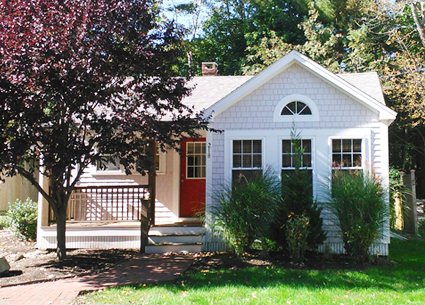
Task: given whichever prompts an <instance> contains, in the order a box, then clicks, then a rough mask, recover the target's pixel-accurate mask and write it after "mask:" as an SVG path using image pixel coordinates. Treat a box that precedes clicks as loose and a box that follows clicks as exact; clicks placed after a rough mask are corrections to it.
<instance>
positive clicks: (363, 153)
mask: <svg viewBox="0 0 425 305" xmlns="http://www.w3.org/2000/svg"><path fill="white" fill-rule="evenodd" d="M334 140H361V146H360V147H361V152H360V158H361V159H360V160H361V165H360V166H334V164H333V155H334V151H333V141H334ZM329 146H330V161H331V165H330V167H331V170H332V171H333V170H364V169H365V162H366V161H365V160H366V157H365V156H366V138H364V137H357V136H348V137H347V136H346V137H331V138H330V143H329ZM352 154H353V149H352V148H351V155H352Z"/></svg>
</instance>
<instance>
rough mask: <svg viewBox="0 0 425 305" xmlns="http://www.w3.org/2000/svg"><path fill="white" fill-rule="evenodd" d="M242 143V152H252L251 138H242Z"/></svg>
mask: <svg viewBox="0 0 425 305" xmlns="http://www.w3.org/2000/svg"><path fill="white" fill-rule="evenodd" d="M242 145H243V152H244V153H246V154H247V153H250V152H252V141H251V140H244V141H242Z"/></svg>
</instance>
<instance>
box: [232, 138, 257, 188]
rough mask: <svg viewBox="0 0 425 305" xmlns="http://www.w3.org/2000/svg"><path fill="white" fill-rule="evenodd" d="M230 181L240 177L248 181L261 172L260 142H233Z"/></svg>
mask: <svg viewBox="0 0 425 305" xmlns="http://www.w3.org/2000/svg"><path fill="white" fill-rule="evenodd" d="M232 153H233V165H232V169H233V170H232V179H233V181H235V179H238V178H239V177H241V176H242V175H243V176H245V177H246V178H247V179H248V180H249V179H251V178H252V177H253V176H254V175H255V173H258V172H261V171H262V162H263V161H262V141H261V140H233V152H232Z"/></svg>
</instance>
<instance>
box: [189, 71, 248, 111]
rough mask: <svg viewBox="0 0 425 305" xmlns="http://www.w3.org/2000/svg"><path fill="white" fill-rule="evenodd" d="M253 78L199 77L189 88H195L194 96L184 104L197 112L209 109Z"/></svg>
mask: <svg viewBox="0 0 425 305" xmlns="http://www.w3.org/2000/svg"><path fill="white" fill-rule="evenodd" d="M251 78H252V76H197V77H194V78H193V79H191V80H190V81H189V82H188V84H187V86H188V87H189V88H194V89H193V90H192V94H191V95H189V96H187V97H185V98H184V99H183V103H184V104H185V105H187V106H190V107H193V108H194V110H195V111H196V112H198V111H203V110H205V109H208V108H209V107H211V106H212V105H214V104H215V103H217V102H218V101H220V100H221V99H222V98H224V97H226V96H227V95H228V94H230V93H232V92H233V91H234V90H235V89H236V88H238V87H240V86H241V85H243V84H244V83H246V82H247V81H248V80H250V79H251Z"/></svg>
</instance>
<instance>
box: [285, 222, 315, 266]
mask: <svg viewBox="0 0 425 305" xmlns="http://www.w3.org/2000/svg"><path fill="white" fill-rule="evenodd" d="M288 218H289V220H288V221H287V222H286V230H285V231H286V240H287V243H288V250H289V256H290V257H291V260H292V261H293V262H294V263H300V262H302V261H304V254H305V251H306V250H307V238H308V236H309V233H310V228H309V226H310V219H309V218H308V217H307V216H305V215H294V214H291V215H289V217H288Z"/></svg>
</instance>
